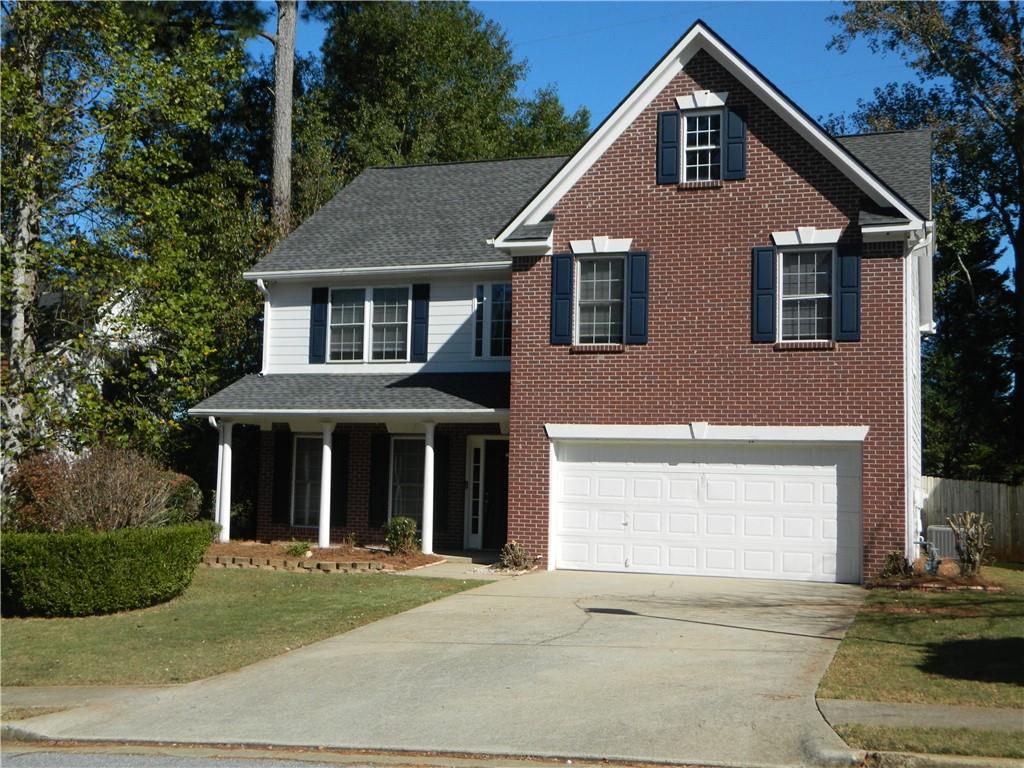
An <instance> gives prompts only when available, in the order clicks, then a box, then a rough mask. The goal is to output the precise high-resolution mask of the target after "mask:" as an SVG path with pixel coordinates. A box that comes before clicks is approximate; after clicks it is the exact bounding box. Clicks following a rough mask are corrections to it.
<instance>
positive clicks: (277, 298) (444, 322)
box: [266, 273, 509, 373]
mask: <svg viewBox="0 0 1024 768" xmlns="http://www.w3.org/2000/svg"><path fill="white" fill-rule="evenodd" d="M412 282H414V281H411V280H410V284H411V283H412ZM415 282H421V281H420V280H416V281H415ZM422 282H424V283H429V284H430V315H429V322H428V326H427V328H428V330H427V362H426V363H422V362H408V361H372V362H370V361H364V362H359V361H356V362H351V361H349V362H344V363H342V362H338V361H334V362H332V361H330V360H329V361H328V362H327V363H324V364H317V365H310V363H309V312H310V298H311V290H312V288H313V286H314V285H331V283H330V282H328V281H322V280H318V281H316V282H312V281H310V282H306V281H303V282H295V283H290V282H283V281H282V282H277V283H271V284H270V313H271V322H270V335H269V345H270V348H269V350H268V355H267V371H266V373H312V372H344V373H356V372H358V373H412V372H415V371H419V370H429V371H436V372H445V371H449V372H458V371H507V370H508V369H509V361H508V359H507V358H505V359H500V358H491V357H487V356H485V357H482V358H475V357H474V356H473V310H474V290H475V286H476V285H477V284H479V283H480V281H479V280H475V281H474V280H457V279H453V278H445V279H429V280H428V279H424V280H422ZM492 282H495V283H497V282H503V283H508V282H509V279H508V275H507V273H506V274H504V275H502V274H501V273H498V274H496V275H495V276H494V278H493V280H492V279H488V281H487V283H486V286H487V288H488V291H489V290H490V284H491V283H492ZM391 285H392V286H393V285H394V284H393V283H392V284H391ZM332 287H333V288H335V289H347V288H348V286H344V285H334V286H332ZM351 287H352V288H357V289H365V290H366V291H367V293H369V292H370V291H371V290H372V288H373V286H367V285H366V283H365V282H364V281H361V282H359V283H356V282H355V281H354V280H353V281H352V284H351ZM382 287H389V286H382ZM367 298H368V299H369V298H370V297H369V296H367ZM410 326H411V323H410ZM328 338H330V332H329V333H328ZM369 338H370V337H369V335H368V332H367V334H366V335H364V342H363V343H364V348H365V347H367V346H368V345H369ZM487 351H489V350H487ZM365 356H366V357H369V352H368V351H367V352H366V353H365Z"/></svg>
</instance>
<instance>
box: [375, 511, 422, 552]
mask: <svg viewBox="0 0 1024 768" xmlns="http://www.w3.org/2000/svg"><path fill="white" fill-rule="evenodd" d="M384 541H385V542H386V543H387V545H388V549H390V550H391V551H392V552H394V553H395V554H396V555H408V554H409V553H411V552H413V551H414V550H415V549H416V545H417V544H419V537H418V536H417V535H416V521H415V520H413V519H412V518H411V517H392V518H391V519H390V520H388V521H387V523H385V524H384Z"/></svg>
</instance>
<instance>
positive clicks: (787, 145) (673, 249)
mask: <svg viewBox="0 0 1024 768" xmlns="http://www.w3.org/2000/svg"><path fill="white" fill-rule="evenodd" d="M698 89H709V90H712V91H728V92H729V100H728V103H729V105H730V106H732V107H736V106H745V107H746V109H747V178H746V179H745V180H742V181H726V182H723V183H722V184H721V185H718V186H715V185H704V186H701V187H699V188H693V187H692V186H688V185H681V186H674V185H662V186H658V185H656V184H655V183H654V182H655V142H656V122H657V120H656V116H657V113H658V112H659V111H664V110H669V109H674V108H675V102H674V97H675V96H677V95H682V94H687V93H690V92H692V91H694V90H698ZM860 198H861V194H860V192H859V191H858V190H857V189H856V188H855V187H854V185H853V184H852V183H850V182H849V181H848V180H847V179H846V178H845V177H843V176H842V175H841V174H840V173H839V172H838V171H837V170H836V169H835V168H834V167H833V166H832V165H831V164H830V163H829V162H828V161H826V160H825V159H824V158H822V157H821V156H820V155H819V154H818V153H817V152H815V151H814V150H813V149H812V148H811V147H810V146H809V145H808V144H807V143H806V142H805V141H804V140H803V139H801V138H800V137H799V136H798V135H797V134H796V133H795V132H794V131H792V130H791V129H790V128H789V127H788V126H786V125H785V124H784V123H783V122H782V121H781V120H780V119H779V118H777V117H776V116H775V115H774V114H773V113H772V112H771V111H770V110H768V108H767V107H765V106H764V105H763V104H762V103H761V102H760V101H758V100H757V99H756V98H755V97H754V96H753V95H752V94H751V93H750V92H749V91H747V90H746V89H745V88H744V87H743V86H742V85H740V83H739V82H737V81H736V80H735V79H734V78H732V76H730V75H729V74H728V73H727V72H726V71H725V70H723V69H722V68H721V67H719V66H718V65H717V64H716V63H715V62H714V60H713V59H711V57H710V56H708V55H707V54H704V53H699V54H698V55H697V56H695V57H694V58H693V59H692V60H691V62H690V63H689V64H688V65H687V67H686V69H685V71H684V72H682V73H680V75H678V76H677V77H676V78H675V79H674V80H673V82H672V83H671V84H670V85H669V86H668V87H666V88H665V90H664V91H663V92H662V93H661V94H660V95H659V96H658V97H657V98H656V99H655V100H654V102H653V103H652V104H651V105H650V106H649V107H648V108H647V109H646V110H645V112H644V113H643V114H642V115H641V116H640V117H639V118H638V119H637V120H636V121H634V123H633V125H632V126H630V127H629V128H628V129H627V130H626V131H625V132H624V133H623V134H622V135H621V136H620V137H619V139H618V140H617V141H616V142H615V144H613V145H612V146H611V147H610V148H609V149H608V151H607V152H606V153H605V154H604V156H603V157H601V158H600V160H598V161H597V163H595V165H594V166H593V167H592V168H591V169H590V170H589V171H588V172H587V173H586V174H585V175H584V176H583V177H582V178H581V179H580V181H579V182H577V184H576V185H575V186H574V188H573V189H572V190H570V191H569V192H568V193H567V194H566V195H565V197H564V198H563V199H562V200H561V201H560V202H559V204H558V205H557V207H556V209H555V215H556V223H555V228H554V247H555V252H556V253H558V252H567V251H568V250H569V241H570V240H575V239H587V238H590V237H592V236H597V235H607V236H609V237H616V238H619V237H631V238H633V245H632V247H633V248H634V249H636V250H645V251H647V252H648V253H649V254H650V276H649V302H650V303H649V312H648V314H649V327H648V330H649V342H648V344H646V345H644V346H627V347H625V348H624V350H623V351H619V352H618V353H617V354H605V355H602V354H573V350H572V349H571V348H570V347H567V346H551V345H550V344H549V343H548V339H549V312H550V279H551V277H550V275H551V263H550V259H549V258H547V257H540V258H537V257H520V258H517V259H515V262H514V265H513V292H514V293H513V295H514V305H515V314H514V318H513V330H512V334H513V344H512V400H511V421H510V438H511V442H510V481H509V482H510V488H509V538H510V539H517V540H519V541H521V542H523V543H524V544H526V546H527V547H528V548H529V549H530V550H531V553H532V554H534V555H541V556H543V558H544V559H545V561H546V555H547V519H548V497H547V484H546V483H543V482H538V478H542V477H545V476H546V475H547V471H548V441H547V438H546V436H545V433H544V424H545V423H546V422H555V423H597V424H601V423H628V424H664V423H677V424H678V423H687V422H691V421H706V422H710V423H713V424H736V425H781V424H785V425H869V426H870V432H869V435H868V438H867V440H866V442H865V444H864V449H863V472H864V475H863V483H864V484H863V511H864V532H863V544H864V573H865V574H866V575H870V574H874V573H876V572H877V571H878V570H879V569H880V567H881V565H882V561H883V559H884V557H885V554H886V553H887V552H889V551H891V550H900V551H902V548H903V526H904V510H903V498H904V495H903V484H904V475H903V410H902V404H903V350H902V331H901V328H902V321H903V318H902V302H901V297H902V269H903V263H902V258H901V254H902V246H901V245H900V244H886V245H882V246H876V245H871V246H866V247H864V249H863V250H862V253H863V255H864V257H865V258H864V259H863V262H862V276H861V279H862V309H861V328H862V335H861V341H860V342H857V343H845V344H836V345H834V346H832V347H831V348H824V349H821V348H812V349H804V350H786V351H783V350H779V349H775V347H774V345H772V344H753V343H751V341H750V320H751V318H750V286H751V275H750V269H751V262H750V258H751V257H750V250H751V248H752V247H754V246H763V245H769V246H770V245H771V244H772V240H771V232H772V231H778V230H793V229H795V228H796V227H798V226H815V227H818V228H842V229H843V235H842V238H843V241H854V242H856V241H859V237H860V236H859V229H858V227H857V225H856V221H857V214H858V209H859V205H860Z"/></svg>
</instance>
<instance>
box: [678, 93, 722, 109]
mask: <svg viewBox="0 0 1024 768" xmlns="http://www.w3.org/2000/svg"><path fill="white" fill-rule="evenodd" d="M728 98H729V92H728V91H719V92H718V93H712V92H711V91H694V92H693V93H689V94H687V95H685V96H676V105H677V106H678V107H679V109H681V110H687V109H709V108H711V107H724V106H725V100H726V99H728Z"/></svg>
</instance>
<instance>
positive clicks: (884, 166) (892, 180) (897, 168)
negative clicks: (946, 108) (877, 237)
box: [836, 128, 932, 224]
mask: <svg viewBox="0 0 1024 768" xmlns="http://www.w3.org/2000/svg"><path fill="white" fill-rule="evenodd" d="M836 141H838V142H839V143H840V144H841V145H843V146H844V147H846V149H848V150H849V151H850V153H851V154H852V155H853V156H854V157H856V158H857V159H858V160H860V161H861V162H862V163H864V165H866V166H867V167H868V169H869V170H870V171H871V172H872V173H874V174H875V175H876V176H878V178H880V179H881V180H882V181H883V182H885V184H886V185H887V186H889V187H890V188H892V191H893V192H895V193H896V194H897V195H899V196H900V197H901V198H903V200H905V201H906V202H907V203H908V204H910V205H911V206H912V207H913V208H914V210H916V211H917V212H918V213H920V214H921V215H922V216H924V217H925V218H926V219H930V218H931V216H932V132H931V130H930V129H927V128H924V129H921V130H916V131H890V132H887V133H862V134H858V135H856V136H838V137H836ZM871 213H872V214H874V215H883V214H881V213H880V212H877V211H873V212H871ZM869 218H871V217H869ZM885 220H889V219H885ZM864 223H866V222H865V221H864V220H863V218H862V220H861V224H864ZM872 223H881V220H880V221H878V222H872Z"/></svg>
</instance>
